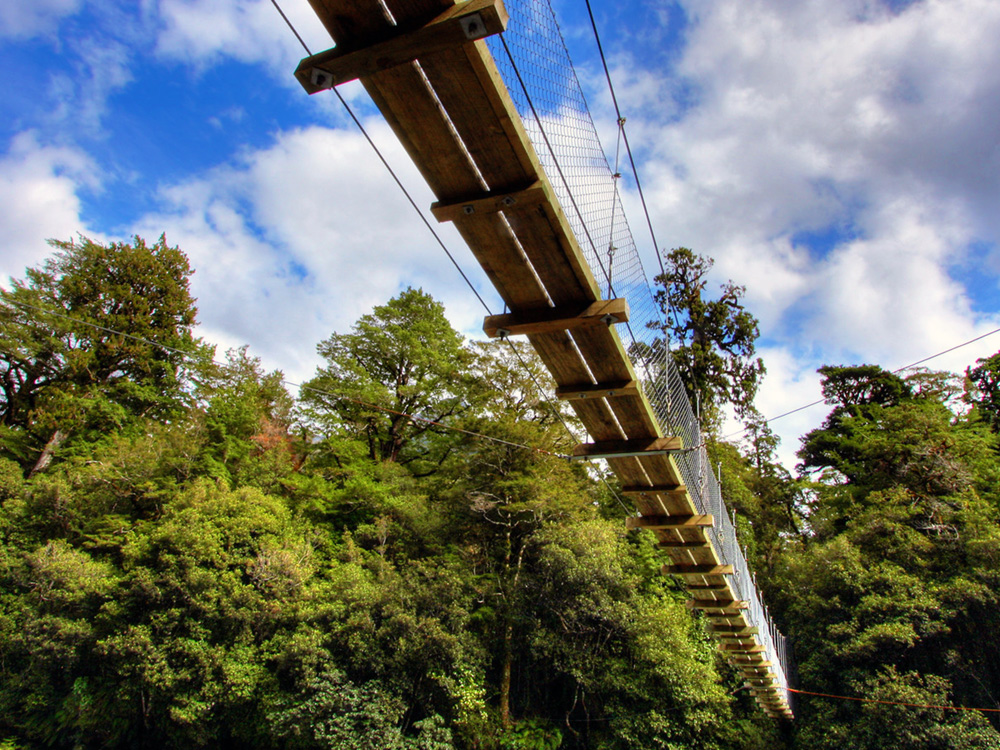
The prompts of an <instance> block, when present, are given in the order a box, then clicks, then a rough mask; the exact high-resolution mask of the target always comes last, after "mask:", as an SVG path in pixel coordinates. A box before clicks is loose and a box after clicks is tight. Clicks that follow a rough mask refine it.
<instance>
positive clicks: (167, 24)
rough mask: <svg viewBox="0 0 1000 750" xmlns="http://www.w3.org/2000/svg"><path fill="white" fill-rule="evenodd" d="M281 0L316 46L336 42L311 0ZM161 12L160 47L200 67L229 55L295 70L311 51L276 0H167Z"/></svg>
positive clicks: (307, 40)
mask: <svg viewBox="0 0 1000 750" xmlns="http://www.w3.org/2000/svg"><path fill="white" fill-rule="evenodd" d="M280 5H281V9H282V11H284V13H285V15H286V16H287V17H288V19H289V21H291V23H292V24H293V25H294V26H295V29H296V31H298V33H299V34H300V35H301V36H302V37H303V40H304V41H305V43H306V44H307V45H308V46H309V48H310V49H311V51H312V52H314V53H315V52H322V51H323V50H324V49H327V48H329V47H332V46H333V42H332V41H331V40H330V37H329V35H328V34H327V33H326V31H325V30H324V29H323V27H322V26H321V25H320V23H319V21H318V19H317V18H316V13H315V12H314V11H313V10H312V8H311V7H310V6H309V4H308V2H306V0H283V1H282V2H281V3H280ZM160 14H161V20H162V23H163V28H162V30H161V33H160V36H159V39H158V41H157V52H158V53H159V54H160V55H162V56H164V57H167V58H170V59H175V60H179V61H181V62H185V63H188V64H191V65H194V66H196V67H203V66H206V65H210V64H212V63H214V62H215V61H217V60H218V59H220V58H223V57H227V58H232V59H235V60H239V61H240V62H245V63H255V64H256V63H260V64H263V65H266V66H267V67H269V68H271V69H273V70H274V71H275V72H276V73H278V74H280V75H281V76H290V72H291V71H292V70H294V69H295V65H296V64H297V63H298V61H299V59H300V58H301V57H303V56H304V55H305V51H304V50H303V49H302V47H301V45H300V44H299V42H298V40H296V39H295V36H294V35H293V34H292V32H291V30H290V29H289V28H288V26H287V25H286V24H285V22H284V20H283V19H282V18H281V16H280V15H279V14H278V12H277V10H275V8H274V5H273V4H272V3H271V2H270V0H234V1H233V2H226V3H219V2H215V1H214V0H163V2H161V4H160Z"/></svg>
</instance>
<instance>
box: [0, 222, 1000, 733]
mask: <svg viewBox="0 0 1000 750" xmlns="http://www.w3.org/2000/svg"><path fill="white" fill-rule="evenodd" d="M87 243H89V241H87ZM87 243H85V242H84V241H82V240H81V242H80V243H76V244H73V245H72V246H69V247H64V246H62V245H60V246H58V247H57V254H56V255H55V256H54V258H53V259H52V260H51V261H50V262H49V263H47V264H45V265H43V266H42V267H41V268H40V269H37V270H34V271H29V273H28V276H27V280H26V281H23V282H18V283H17V284H15V285H14V286H13V288H12V289H11V290H8V291H7V292H3V293H2V301H3V307H2V308H0V311H2V314H3V316H4V317H3V318H2V321H0V331H2V334H3V336H4V337H5V338H4V339H3V357H4V360H3V362H4V365H3V366H4V367H6V368H7V369H6V370H4V372H5V373H8V374H9V380H10V382H13V383H15V384H20V385H18V388H20V389H27V390H24V391H23V394H22V392H21V391H20V390H18V389H17V388H15V389H12V390H9V391H5V396H4V398H6V399H7V400H6V401H5V402H4V409H5V410H6V411H5V412H4V413H5V414H6V415H8V416H7V417H6V419H7V421H5V422H4V423H3V430H4V431H3V433H2V436H0V437H2V440H3V443H2V451H3V452H2V455H0V748H2V749H3V750H35V748H198V747H212V748H257V747H260V748H287V749H289V750H298V749H301V750H308V749H312V748H352V749H353V748H372V749H376V748H377V749H380V750H381V749H383V748H384V749H387V750H535V749H538V750H541V749H543V748H545V749H555V748H566V749H567V750H576V749H579V750H583V749H584V748H601V749H602V750H626V749H631V748H636V747H653V748H671V750H694V749H695V748H698V749H699V750H700V749H702V748H707V749H708V750H782V748H787V749H788V750H797V749H798V748H809V750H814V749H816V748H819V749H820V750H823V749H824V748H837V749H838V750H840V748H854V749H856V750H869V749H871V750H874V749H875V748H884V747H893V748H899V749H900V750H939V749H947V750H952V749H954V750H973V749H975V750H980V749H993V748H1000V734H998V732H997V723H998V722H997V721H996V717H995V715H988V716H987V715H983V714H979V713H975V712H970V711H949V710H945V709H943V708H941V707H942V706H944V707H959V706H966V707H969V706H979V707H986V708H991V707H997V703H996V701H997V698H996V696H997V695H1000V682H998V680H1000V673H998V671H997V669H996V665H997V664H998V663H1000V651H998V648H1000V646H998V643H997V641H996V639H995V638H992V637H990V634H991V633H993V632H994V631H996V630H997V628H998V627H1000V596H998V594H997V592H998V591H1000V578H998V573H997V571H998V570H1000V489H998V488H1000V458H998V456H1000V442H998V441H1000V437H998V435H997V433H996V431H995V430H994V429H993V428H992V424H991V423H990V422H989V420H988V418H987V416H986V414H987V412H988V398H989V382H990V381H989V377H990V375H989V373H988V372H987V371H986V370H984V371H983V372H981V373H980V372H977V368H978V367H984V366H985V367H987V369H988V366H989V365H988V362H989V360H987V363H986V364H984V362H983V361H982V360H981V361H980V362H979V363H978V364H977V367H975V368H970V370H969V372H968V373H967V375H968V377H969V382H968V383H967V385H966V387H965V389H964V391H963V389H962V388H961V381H960V380H958V379H956V378H955V377H954V376H952V375H950V374H948V373H930V372H926V371H923V372H915V373H907V374H905V375H896V374H892V373H886V372H884V371H882V370H881V369H880V368H878V367H874V366H862V367H829V368H824V370H823V371H822V372H823V376H824V394H825V395H826V396H827V398H828V399H829V402H830V407H831V412H830V414H829V416H828V418H827V420H826V421H825V422H824V424H823V425H822V426H821V427H820V428H819V429H817V430H815V431H813V432H811V433H810V434H809V435H807V436H806V437H805V439H804V442H803V451H802V454H801V457H802V459H803V462H804V468H805V469H806V473H805V474H804V475H803V476H802V477H799V478H793V477H792V476H790V475H789V473H788V472H787V471H786V470H784V469H783V468H782V467H780V466H778V465H776V464H775V463H774V446H775V441H774V436H773V434H772V433H770V432H769V431H768V428H767V425H766V424H765V423H764V422H763V420H761V419H759V416H758V417H755V418H754V419H751V427H752V430H751V435H752V439H751V440H750V441H749V442H748V444H747V445H745V446H744V447H743V449H742V451H743V452H741V449H740V448H739V447H738V446H735V445H729V444H727V443H724V442H722V441H718V440H717V441H711V442H710V446H709V448H710V458H711V460H712V463H713V466H714V467H716V468H717V470H718V471H720V472H721V475H722V484H723V488H724V491H725V493H726V496H727V500H728V501H729V502H730V503H731V505H732V507H735V508H736V509H737V510H738V514H737V527H738V532H739V535H740V536H739V539H740V542H741V543H742V544H743V545H744V546H745V548H746V551H747V559H748V560H749V562H750V565H751V566H752V568H753V569H754V570H755V571H756V573H757V580H758V585H759V586H760V587H761V588H762V590H763V592H764V596H765V599H766V600H767V601H768V602H769V603H770V604H771V612H772V614H773V615H774V616H775V618H776V619H777V620H778V624H779V626H780V627H781V628H782V629H783V630H784V631H785V633H786V634H787V635H788V636H789V638H790V642H791V644H792V646H793V648H794V652H795V654H796V655H797V658H798V663H799V686H800V687H801V688H802V689H804V690H809V691H813V692H821V693H827V694H830V695H844V696H848V697H851V698H857V699H864V700H866V701H867V700H877V701H883V702H882V703H869V702H861V701H860V700H848V701H844V700H839V699H831V698H824V697H818V696H805V695H803V696H800V697H799V700H798V702H797V704H796V718H795V720H794V721H793V722H791V723H785V724H778V723H775V722H773V721H772V720H770V719H767V718H766V717H765V716H763V715H762V714H761V713H760V711H759V709H758V708H757V706H756V704H755V703H754V701H753V699H752V698H751V697H750V695H749V693H748V691H747V689H746V686H745V685H744V684H743V678H742V676H740V675H739V674H738V673H737V672H736V671H735V670H734V669H733V668H732V667H731V666H729V665H728V664H727V663H726V661H725V660H724V659H723V658H722V657H721V656H720V654H719V653H718V651H717V650H716V649H715V647H714V646H713V640H712V639H711V638H710V636H709V634H708V632H707V628H706V627H705V625H706V623H705V618H703V617H701V616H699V615H693V614H692V612H691V611H690V610H688V609H687V608H686V607H685V600H686V598H687V597H686V594H685V593H684V592H683V591H682V590H681V588H680V585H679V584H678V583H677V582H675V581H674V580H672V579H669V578H665V577H664V576H662V575H661V574H660V568H661V564H662V562H663V561H662V560H661V559H659V557H658V555H659V552H658V551H657V549H656V540H655V539H654V538H653V536H652V535H651V534H650V533H649V532H647V531H639V530H636V531H627V530H626V524H625V522H624V519H625V517H626V516H627V515H629V514H630V511H629V510H628V509H627V508H623V507H622V505H620V504H619V502H618V501H616V499H615V495H614V494H613V490H614V488H613V487H610V488H609V486H608V484H605V482H604V481H603V479H604V478H603V477H602V476H601V475H600V474H599V473H597V472H594V471H592V470H588V469H585V468H584V467H583V466H582V465H581V464H578V463H571V462H567V461H565V460H563V459H561V458H560V457H559V456H560V455H562V454H564V453H566V452H568V449H569V446H571V445H572V443H573V438H572V437H571V436H570V435H569V433H568V431H567V429H566V427H567V425H568V426H570V427H573V426H574V425H573V417H572V412H569V411H566V410H565V407H562V406H560V405H558V404H556V405H553V404H550V403H547V398H546V395H547V394H548V393H549V392H550V391H551V387H552V386H551V383H550V382H548V381H547V379H546V375H545V368H544V367H543V366H542V365H541V363H540V362H539V360H538V359H537V358H535V357H534V355H533V354H532V353H531V350H530V348H529V347H527V346H525V345H520V344H517V343H513V344H512V343H511V342H502V343H495V344H493V343H468V342H464V341H463V340H462V338H461V336H459V334H458V333H457V332H455V331H454V329H453V328H452V327H451V326H450V324H448V321H447V318H446V317H445V315H444V310H443V308H442V307H441V305H440V304H439V303H437V302H436V301H434V300H433V298H431V297H430V296H429V295H427V294H426V293H424V292H422V291H420V290H413V289H409V290H405V291H403V292H402V293H401V294H400V295H398V296H397V297H396V298H394V299H392V300H389V301H388V302H387V303H386V304H384V305H379V306H377V307H375V308H374V309H373V310H372V312H371V313H368V314H366V315H363V316H361V317H360V318H359V320H358V321H357V323H356V324H355V325H354V326H353V327H352V328H351V330H350V331H349V332H348V333H334V334H332V335H331V336H330V337H329V338H328V339H327V340H326V341H324V342H322V344H321V345H320V348H321V353H323V355H324V357H325V360H326V364H325V365H324V367H322V368H320V370H319V371H318V372H317V376H316V378H314V379H313V381H311V382H310V384H309V386H308V387H307V388H304V389H303V391H302V393H301V394H300V395H299V397H298V398H295V397H293V396H292V395H291V394H289V393H288V392H287V391H286V390H285V387H284V385H283V379H282V375H281V373H280V372H272V371H268V370H267V369H266V368H265V367H264V365H263V363H262V362H260V360H258V359H257V358H255V357H253V356H252V355H251V354H250V353H249V351H248V350H247V349H245V348H242V349H236V350H232V351H230V352H228V353H227V355H226V357H225V359H224V361H221V362H214V363H213V362H208V361H207V360H206V358H205V357H204V352H205V349H204V347H203V346H202V345H201V344H200V342H199V340H198V339H197V338H196V337H195V330H194V301H193V300H192V299H191V298H190V295H189V293H188V292H187V286H186V280H187V278H188V276H189V274H190V269H189V268H188V266H187V263H186V260H184V259H183V256H182V254H180V251H178V250H177V249H176V248H168V247H167V246H166V243H165V241H163V240H162V239H161V241H160V242H159V243H157V244H156V245H155V246H153V247H152V248H150V247H147V246H146V245H145V244H144V243H143V242H142V241H141V240H139V239H135V240H134V241H133V242H131V243H129V244H127V245H125V246H118V245H109V246H98V245H95V244H94V243H90V244H89V245H87V247H86V248H85V247H84V245H85V244H87ZM102 248H103V249H102ZM109 248H111V249H109ZM131 254H135V257H136V263H138V264H139V266H138V267H139V268H142V267H143V266H142V263H146V264H148V265H147V266H146V269H147V271H148V272H149V273H153V272H154V271H156V273H160V272H162V274H163V277H162V278H160V279H159V281H156V282H155V283H156V284H159V285H160V286H161V287H162V290H161V291H162V293H163V296H164V301H163V302H162V304H160V303H157V304H158V305H160V307H162V308H163V310H164V313H163V315H160V316H157V315H153V314H152V313H151V312H150V311H151V310H152V309H153V308H152V307H143V305H144V304H146V303H144V302H142V301H140V300H139V299H137V298H133V297H134V296H138V292H137V291H136V290H139V291H141V293H142V294H143V295H146V296H149V297H150V299H151V300H155V299H156V295H157V294H158V292H156V291H155V290H153V289H152V287H151V286H149V285H150V284H152V283H153V281H152V280H151V279H150V278H148V276H147V275H144V274H139V275H138V276H137V277H136V278H134V279H133V278H132V277H131V276H129V275H128V272H127V271H125V270H123V274H124V275H123V276H122V277H121V278H123V279H126V281H125V282H122V283H125V284H126V286H128V285H130V284H133V283H134V284H136V285H137V286H135V287H134V288H132V287H129V288H128V289H126V288H125V287H119V286H114V285H112V284H111V282H110V281H108V280H107V279H104V280H101V279H95V280H92V281H90V282H86V283H84V282H85V280H83V279H77V280H76V281H73V277H74V275H76V274H78V273H83V271H82V270H81V269H84V268H87V269H90V271H87V273H97V271H96V270H95V269H97V268H98V267H99V266H100V264H101V263H105V264H107V266H108V267H113V266H114V265H115V264H117V263H125V262H126V261H125V259H126V258H127V257H130V255H131ZM85 257H86V258H87V259H89V260H87V263H92V264H93V265H86V263H84V259H85ZM157 258H161V260H162V261H163V263H160V261H159V260H157ZM101 259H103V260H101ZM71 260H72V262H71ZM157 269H158V270H157ZM98 275H99V274H98ZM140 277H141V278H140ZM129 279H131V280H129ZM170 279H173V281H170ZM88 284H90V286H88ZM143 284H145V285H146V286H142V285H143ZM112 288H114V297H113V298H112V297H108V296H107V295H108V294H109V291H108V290H111V289H112ZM81 290H82V291H81ZM88 290H89V291H88ZM101 290H103V291H101ZM171 290H173V291H172V292H171ZM133 292H136V294H135V295H133ZM75 295H79V296H75ZM167 299H170V300H173V302H171V303H168V302H167V301H166V300H167ZM32 300H34V301H32ZM19 301H20V302H25V304H22V305H20V306H19V305H18V304H17V303H18V302H19ZM36 302H37V303H38V304H37V305H36ZM42 302H45V304H46V305H47V306H43V305H42ZM27 304H31V305H36V306H37V307H40V308H43V309H45V310H48V311H51V310H55V309H57V305H58V308H59V309H61V310H62V312H60V314H59V316H52V315H51V314H46V315H42V314H39V315H37V316H34V317H33V316H29V315H26V314H25V313H24V311H25V310H29V309H32V308H30V307H27ZM157 309H159V308H157ZM168 309H170V310H173V311H174V313H172V314H167V312H166V311H167V310H168ZM130 310H131V312H129V311H130ZM147 313H148V314H147ZM102 315H103V316H104V317H103V318H102V317H101V316H102ZM116 316H117V317H116ZM102 320H103V321H104V322H103V323H102V322H100V321H102ZM156 321H158V322H156ZM154 323H155V324H154ZM94 325H99V326H101V327H100V328H94ZM129 326H131V328H129ZM128 331H132V332H133V333H132V334H130V335H134V336H135V337H136V338H137V339H138V340H137V341H132V339H130V338H128V337H126V336H123V335H122V333H124V332H128ZM133 344H135V346H133ZM998 356H1000V355H998ZM81 363H82V364H81ZM32 374H38V377H34V375H32ZM98 374H100V377H97V375H98ZM33 377H34V379H32V378H33ZM959 392H964V394H965V396H964V398H965V399H966V401H965V403H966V404H967V405H968V406H969V407H970V408H969V409H967V410H966V411H962V410H960V409H958V408H957V406H958V404H957V401H956V393H959ZM22 395H23V397H24V398H25V399H29V397H30V398H33V399H34V401H33V402H32V404H33V405H32V406H31V407H30V408H28V407H26V406H25V405H24V403H23V402H21V401H18V399H20V398H21V397H22ZM80 401H86V403H87V404H90V403H93V404H95V406H93V407H92V408H90V409H89V410H88V409H83V407H80V408H79V410H78V411H75V412H74V411H72V410H71V409H68V407H67V408H66V409H65V410H63V407H64V406H65V405H67V404H70V405H72V404H74V403H77V402H80ZM97 404H99V405H100V408H99V409H98V408H97V406H96V405H97ZM57 407H58V408H57ZM406 415H415V416H420V417H424V418H426V419H428V420H431V421H430V422H423V421H420V420H417V423H414V422H413V421H412V417H410V416H406ZM401 416H402V417H404V418H401V419H397V417H401ZM453 428H456V429H453ZM53 430H56V431H65V433H66V435H67V436H66V437H65V438H63V439H62V441H61V442H60V443H59V444H58V445H56V446H53V445H52V431H53ZM47 446H48V448H49V449H50V450H49V460H48V461H47V462H43V463H40V462H39V461H38V458H39V457H40V456H41V455H42V454H43V453H45V451H46V447H47ZM901 704H915V705H901Z"/></svg>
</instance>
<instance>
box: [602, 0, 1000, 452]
mask: <svg viewBox="0 0 1000 750" xmlns="http://www.w3.org/2000/svg"><path fill="white" fill-rule="evenodd" d="M685 6H686V10H687V12H688V15H689V19H690V21H691V23H690V25H689V27H688V28H687V30H686V32H685V39H684V44H685V46H684V48H683V51H682V52H681V54H680V56H679V57H678V59H677V62H676V67H675V68H674V69H673V70H671V71H669V74H668V75H662V76H661V77H660V78H659V80H658V81H651V79H650V76H649V75H647V69H646V66H644V65H643V64H642V59H641V58H640V57H639V56H638V55H641V54H642V51H638V52H636V51H635V50H632V49H626V50H624V51H621V50H616V51H615V52H614V54H613V57H612V60H613V70H612V76H613V79H614V80H615V81H616V83H617V82H618V81H621V82H622V85H620V86H616V88H617V93H618V98H619V101H620V103H621V104H622V108H623V113H624V114H625V115H626V116H627V117H628V122H627V127H628V129H629V136H630V141H631V143H632V146H633V149H634V150H635V151H636V152H637V155H638V156H639V158H640V160H641V161H640V169H641V177H642V180H643V184H644V187H645V191H646V199H647V202H648V204H649V205H650V208H651V211H652V214H653V220H654V226H655V227H656V232H657V235H658V238H659V241H660V242H661V244H662V245H663V247H665V248H670V247H675V246H679V245H686V246H689V247H692V248H693V249H695V250H696V251H697V252H701V253H704V254H707V255H711V256H713V257H715V258H716V261H717V262H716V272H715V274H716V278H717V279H718V280H719V281H721V280H724V279H726V278H732V279H733V280H735V281H736V282H737V283H742V284H745V285H746V286H747V297H748V305H749V308H750V309H751V310H752V311H753V312H754V313H755V314H756V315H758V317H759V318H760V319H761V324H762V333H763V342H764V344H765V348H764V349H763V354H764V358H765V362H766V363H767V364H768V369H769V373H768V377H767V379H766V380H765V383H764V387H763V389H762V391H761V394H760V399H759V406H760V407H761V410H762V411H763V412H765V414H773V413H778V412H781V411H785V410H787V409H786V407H791V408H794V407H796V406H799V405H801V404H803V403H808V402H809V401H812V400H815V399H816V398H818V397H819V388H818V376H816V375H815V372H814V371H815V369H816V367H818V366H819V365H821V364H824V363H844V364H849V363H854V362H861V361H870V362H875V363H879V364H882V365H883V366H885V367H889V368H893V367H898V366H900V365H903V364H906V363H908V362H910V361H913V360H915V359H919V358H920V357H923V356H926V355H929V354H933V353H935V352H937V351H940V350H943V349H946V348H948V347H949V346H953V345H955V344H958V343H960V342H962V341H965V340H967V339H970V338H972V337H974V336H976V335H979V334H982V333H984V332H985V331H986V330H989V329H991V328H995V327H996V326H997V325H998V324H1000V309H998V308H1000V305H996V304H994V306H993V307H992V309H990V308H989V307H988V304H987V307H986V309H983V308H984V302H983V300H982V298H981V297H980V299H978V300H977V302H976V304H973V301H972V299H971V297H970V291H969V290H967V289H966V288H965V287H963V285H962V284H961V283H960V281H959V280H957V278H956V277H953V276H952V275H951V274H950V271H952V270H953V269H955V268H956V267H958V268H960V269H962V270H964V271H965V272H968V262H969V261H968V259H969V258H970V257H974V258H975V259H976V260H977V261H978V262H980V263H981V264H982V267H981V268H980V275H981V274H982V273H984V272H985V273H989V272H991V270H992V272H993V273H995V271H996V268H998V267H1000V263H998V260H1000V258H998V256H1000V251H998V250H997V249H996V248H997V247H998V245H1000V213H998V212H997V210H996V206H997V205H1000V129H998V128H997V122H998V121H1000V46H998V45H997V44H996V43H995V40H996V39H997V38H998V37H1000V5H998V4H996V3H994V2H991V1H990V0H923V1H922V2H915V3H912V4H910V5H908V6H907V7H905V8H903V9H902V10H899V11H898V12H891V11H890V9H889V8H887V7H886V6H884V5H882V4H880V3H878V2H871V1H870V0H811V1H810V2H790V1H785V0H720V1H719V2H713V3H694V2H686V3H685ZM625 33H628V32H625ZM606 46H607V45H606ZM591 72H592V71H591ZM601 77H602V76H597V75H594V76H593V77H592V78H593V80H594V81H597V80H598V79H600V78H601ZM584 80H590V79H589V78H587V77H585V78H584ZM676 92H683V93H684V95H685V96H684V98H681V99H678V97H677V96H675V95H674V94H675V93H676ZM591 101H596V102H597V103H598V104H599V106H600V110H599V112H598V114H599V117H598V122H599V123H603V127H602V131H603V132H605V133H607V134H613V133H614V126H613V123H614V119H613V114H609V112H610V110H609V106H610V105H609V101H608V99H607V97H606V95H598V96H596V97H591ZM679 101H682V102H685V106H687V107H688V108H687V109H683V108H680V109H679V108H678V102H679ZM609 124H610V127H609ZM608 143H609V140H608V137H607V136H605V146H606V147H607V146H608ZM610 143H612V144H613V141H610ZM628 203H629V209H630V212H631V216H632V217H633V220H632V223H633V227H635V226H637V224H636V220H635V217H636V216H639V215H640V214H638V213H636V212H635V211H634V210H632V209H634V208H635V207H636V206H637V203H636V201H635V199H634V197H629V198H628ZM802 232H813V233H817V234H820V235H821V234H823V233H825V232H829V236H830V240H831V242H832V246H831V247H826V248H823V247H820V248H817V249H813V248H810V247H809V246H808V245H807V244H806V243H804V242H802V241H800V240H799V234H800V233H802ZM975 243H978V245H979V247H985V248H987V250H979V251H977V253H972V254H970V253H969V248H970V246H973V245H974V244H975ZM989 248H992V251H990V250H989ZM998 288H1000V287H998ZM979 293H980V295H981V294H982V290H980V292H979ZM998 299H1000V298H998ZM996 346H997V345H996V343H995V342H991V341H990V340H987V341H984V342H982V344H981V348H976V347H970V348H969V349H965V350H960V351H959V352H956V353H955V354H954V355H953V356H950V357H946V358H942V359H940V360H935V361H934V362H931V363H929V366H932V367H941V368H946V367H952V368H955V369H961V368H962V367H964V366H965V364H968V363H969V362H972V361H974V358H975V357H976V356H984V354H985V353H988V352H989V351H995V350H996ZM974 350H975V351H974ZM799 397H800V398H799ZM779 402H780V403H779ZM817 410H818V415H817V417H816V418H813V417H811V416H808V417H807V416H802V417H798V416H796V417H789V418H787V420H783V422H784V424H783V425H781V434H782V435H784V436H785V437H786V440H785V443H786V448H785V449H784V450H785V452H786V453H785V460H786V463H788V461H789V460H791V461H792V462H794V459H793V458H791V455H790V453H789V449H790V451H791V452H794V449H795V447H797V442H798V441H797V439H795V437H794V436H795V435H796V434H802V433H803V432H804V431H806V430H807V429H810V428H811V427H814V426H816V424H818V422H819V421H820V420H821V419H822V417H823V415H824V414H825V411H824V410H823V409H822V407H817V409H815V410H814V411H817ZM796 420H799V421H800V422H801V423H798V422H797V421H796ZM776 427H778V425H776ZM790 437H791V440H789V438H790ZM789 442H791V443H792V445H791V446H789V445H788V443H789Z"/></svg>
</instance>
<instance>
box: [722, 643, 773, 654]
mask: <svg viewBox="0 0 1000 750" xmlns="http://www.w3.org/2000/svg"><path fill="white" fill-rule="evenodd" d="M719 650H720V651H725V652H726V653H728V654H763V653H764V652H765V651H766V649H765V648H764V647H763V646H743V645H741V644H739V643H720V644H719Z"/></svg>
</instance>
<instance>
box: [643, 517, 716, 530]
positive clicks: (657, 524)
mask: <svg viewBox="0 0 1000 750" xmlns="http://www.w3.org/2000/svg"><path fill="white" fill-rule="evenodd" d="M714 525H715V518H713V517H712V516H705V515H690V516H686V515H685V516H630V517H629V518H626V519H625V528H628V529H692V528H708V527H711V526H714Z"/></svg>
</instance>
